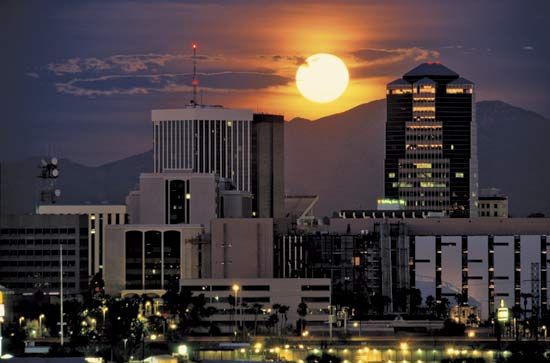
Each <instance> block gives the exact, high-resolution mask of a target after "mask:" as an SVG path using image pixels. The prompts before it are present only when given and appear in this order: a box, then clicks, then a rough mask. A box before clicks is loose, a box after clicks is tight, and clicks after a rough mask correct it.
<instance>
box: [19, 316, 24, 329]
mask: <svg viewBox="0 0 550 363" xmlns="http://www.w3.org/2000/svg"><path fill="white" fill-rule="evenodd" d="M24 321H25V317H24V316H21V317H19V327H20V328H21V327H22V326H23V322H24Z"/></svg>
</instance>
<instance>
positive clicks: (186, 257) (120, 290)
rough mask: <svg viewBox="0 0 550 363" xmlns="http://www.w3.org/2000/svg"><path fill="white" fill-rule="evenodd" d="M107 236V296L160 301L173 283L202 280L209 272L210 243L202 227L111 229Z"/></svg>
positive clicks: (141, 225)
mask: <svg viewBox="0 0 550 363" xmlns="http://www.w3.org/2000/svg"><path fill="white" fill-rule="evenodd" d="M106 232H107V233H106V244H105V266H104V269H103V270H104V271H103V278H104V280H105V292H106V293H107V294H111V295H120V294H122V295H127V294H144V293H145V294H149V293H153V294H156V295H157V296H159V297H160V296H162V294H163V293H164V291H165V290H166V289H167V288H168V287H169V285H170V284H171V283H175V284H177V283H178V281H179V280H181V279H190V278H201V277H203V271H209V267H210V266H209V261H210V256H209V255H210V249H209V243H208V241H205V240H204V239H203V238H202V236H203V233H204V228H203V227H202V226H200V225H183V224H179V225H165V224H157V225H156V224H151V225H148V224H140V225H124V226H109V227H108V228H107V230H106ZM176 286H177V285H176Z"/></svg>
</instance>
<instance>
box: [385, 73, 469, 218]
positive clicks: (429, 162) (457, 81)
mask: <svg viewBox="0 0 550 363" xmlns="http://www.w3.org/2000/svg"><path fill="white" fill-rule="evenodd" d="M386 99H387V120H386V151H385V161H384V166H385V172H384V192H385V197H386V198H390V199H395V200H404V201H405V202H406V208H407V209H408V210H415V211H445V212H446V213H448V214H449V215H451V216H457V217H469V216H477V197H478V171H477V133H476V132H477V131H476V129H477V125H476V117H475V92H474V84H473V83H472V82H470V81H468V80H466V79H464V78H461V77H459V75H458V74H457V73H455V72H454V71H452V70H450V69H448V68H447V67H445V66H443V65H441V64H439V63H424V64H421V65H419V66H418V67H416V68H414V69H412V70H411V71H409V72H407V73H405V75H404V76H403V78H400V79H397V80H395V81H393V82H390V83H389V84H388V85H387V97H386Z"/></svg>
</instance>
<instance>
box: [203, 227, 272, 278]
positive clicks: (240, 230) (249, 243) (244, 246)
mask: <svg viewBox="0 0 550 363" xmlns="http://www.w3.org/2000/svg"><path fill="white" fill-rule="evenodd" d="M211 251H212V252H211V258H212V261H211V263H212V273H211V274H210V277H212V278H271V277H273V220H272V219H270V218H223V219H214V220H212V228H211Z"/></svg>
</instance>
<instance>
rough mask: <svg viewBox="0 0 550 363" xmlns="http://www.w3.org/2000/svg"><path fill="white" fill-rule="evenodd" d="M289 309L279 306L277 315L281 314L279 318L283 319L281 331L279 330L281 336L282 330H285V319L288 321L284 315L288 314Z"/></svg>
mask: <svg viewBox="0 0 550 363" xmlns="http://www.w3.org/2000/svg"><path fill="white" fill-rule="evenodd" d="M289 309H290V307H288V306H286V305H281V306H279V314H281V316H282V318H283V319H281V330H280V334H281V335H282V334H283V329H285V328H286V322H287V319H288V318H287V315H286V313H287V312H288V310H289Z"/></svg>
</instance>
